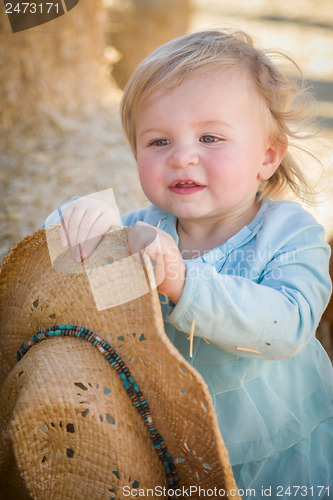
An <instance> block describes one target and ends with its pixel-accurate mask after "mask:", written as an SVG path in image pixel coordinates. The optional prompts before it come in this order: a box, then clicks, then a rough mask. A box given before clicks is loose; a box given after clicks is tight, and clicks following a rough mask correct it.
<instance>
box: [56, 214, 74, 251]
mask: <svg viewBox="0 0 333 500" xmlns="http://www.w3.org/2000/svg"><path fill="white" fill-rule="evenodd" d="M73 211H74V207H73V206H72V205H69V206H68V207H67V208H66V211H65V213H64V214H63V213H62V212H61V210H60V209H58V212H59V215H60V218H61V231H60V241H61V245H62V246H63V247H68V246H69V238H68V229H67V226H68V221H69V220H70V218H71V216H72V213H73Z"/></svg>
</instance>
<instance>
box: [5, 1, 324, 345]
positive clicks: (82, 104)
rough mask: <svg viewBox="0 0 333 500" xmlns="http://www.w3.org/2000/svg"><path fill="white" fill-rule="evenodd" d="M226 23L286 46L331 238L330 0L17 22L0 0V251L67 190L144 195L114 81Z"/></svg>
mask: <svg viewBox="0 0 333 500" xmlns="http://www.w3.org/2000/svg"><path fill="white" fill-rule="evenodd" d="M224 27H227V28H236V29H241V30H245V31H247V32H248V33H249V34H250V35H251V36H252V37H253V38H254V40H255V42H256V44H257V45H258V46H259V47H263V48H275V49H280V50H283V51H286V52H288V53H290V54H292V55H293V57H294V58H295V59H296V61H297V62H298V63H299V65H300V67H301V68H302V70H303V72H304V76H305V78H306V80H307V83H308V85H309V86H310V87H312V91H313V93H314V95H315V97H316V99H317V104H316V115H317V118H318V123H319V125H320V128H321V132H320V134H319V135H318V137H317V138H316V139H315V140H313V141H311V142H310V144H308V145H307V146H308V147H309V148H310V149H311V151H313V152H314V153H316V154H318V155H319V156H320V158H321V160H322V163H323V166H324V168H321V167H319V165H318V163H317V162H315V161H311V160H309V158H304V166H305V168H306V170H307V172H308V174H309V175H310V176H311V177H313V179H314V181H313V182H315V179H318V178H320V184H318V186H321V187H322V190H321V193H320V196H319V198H318V204H317V205H316V206H311V207H308V209H309V210H310V211H311V212H312V213H313V214H314V215H315V216H316V217H317V219H318V220H319V222H321V223H322V224H323V225H324V227H325V229H326V237H327V240H328V241H329V240H330V239H332V238H333V215H332V212H333V210H332V208H333V181H332V174H333V152H332V138H333V7H332V0H293V1H290V0H252V2H248V0H205V1H204V2H203V1H202V0H80V2H79V3H78V4H77V5H76V7H74V8H73V9H72V10H71V11H69V12H68V13H67V14H65V15H64V16H61V17H59V18H58V19H55V20H53V21H51V22H49V23H46V24H43V25H40V26H38V27H35V28H31V29H29V30H25V31H21V32H17V33H12V31H11V27H10V24H9V21H8V17H7V16H6V13H5V6H4V3H3V2H0V167H1V168H0V189H1V192H0V194H1V213H0V259H1V257H2V256H3V255H4V254H5V253H6V252H7V251H8V250H9V248H10V247H11V246H12V245H13V244H14V243H15V242H17V241H18V240H19V239H21V238H22V237H23V236H24V235H26V234H28V233H30V232H32V231H34V230H35V229H36V228H37V227H39V226H40V225H41V224H43V222H44V220H45V219H46V217H47V215H48V214H49V213H50V212H52V211H53V210H54V209H55V208H56V207H57V206H59V205H60V204H61V203H63V202H65V201H66V200H68V199H70V198H71V197H73V196H84V195H87V194H89V193H92V192H94V191H99V190H102V189H106V188H110V187H112V188H113V189H114V193H115V196H116V200H117V203H118V206H119V208H120V211H121V213H125V212H127V211H129V210H132V209H134V208H138V207H142V206H147V205H148V202H147V200H146V199H145V197H144V195H143V193H142V192H141V189H140V186H139V182H138V177H137V174H136V167H135V162H134V159H133V158H132V155H131V153H130V150H129V147H128V145H127V143H126V140H125V138H124V136H123V134H122V130H121V125H120V119H119V113H118V108H119V100H120V97H121V92H122V88H123V86H124V85H125V83H126V81H127V79H128V77H129V75H130V74H131V72H132V71H133V69H134V68H135V67H136V65H137V64H138V63H139V62H140V61H141V60H142V58H143V57H145V55H147V54H148V53H149V52H151V51H152V50H153V49H154V48H156V47H157V46H159V45H160V44H162V43H164V42H166V41H168V40H170V39H172V38H175V37H176V36H180V35H183V34H185V33H188V32H192V31H197V30H201V29H214V28H218V29H223V28H224ZM302 161H303V160H302ZM332 323H333V321H332ZM322 336H323V338H324V341H323V342H324V343H325V342H326V345H327V349H328V350H329V349H331V352H333V348H332V346H331V347H330V346H329V344H328V342H329V340H327V339H329V333H328V331H327V330H325V328H324V330H323V333H322ZM325 338H326V341H325Z"/></svg>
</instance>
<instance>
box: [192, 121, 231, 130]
mask: <svg viewBox="0 0 333 500" xmlns="http://www.w3.org/2000/svg"><path fill="white" fill-rule="evenodd" d="M195 124H196V125H205V126H207V125H208V126H209V125H223V126H225V127H229V128H234V127H233V126H232V125H231V124H230V123H227V122H224V121H223V120H199V121H198V122H196V123H195Z"/></svg>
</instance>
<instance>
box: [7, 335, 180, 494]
mask: <svg viewBox="0 0 333 500" xmlns="http://www.w3.org/2000/svg"><path fill="white" fill-rule="evenodd" d="M52 337H76V338H81V339H85V340H88V341H89V342H90V343H91V344H92V345H94V346H95V347H96V348H97V349H98V350H99V352H100V353H101V354H103V356H104V357H105V359H106V360H107V361H108V362H109V364H110V366H112V368H114V369H115V371H116V372H117V373H118V374H119V377H120V378H121V380H122V382H123V385H124V387H125V390H126V392H127V394H128V396H129V397H130V399H131V401H132V404H133V406H134V407H135V408H136V410H137V411H138V413H139V414H140V415H141V417H142V419H143V421H144V423H145V425H146V427H148V430H149V435H150V438H151V440H152V443H153V447H154V449H155V451H156V453H157V455H158V457H159V459H160V461H161V463H162V465H163V468H164V471H165V474H166V479H167V484H168V489H173V490H175V489H176V488H177V487H178V482H179V478H178V476H177V469H176V466H175V464H174V460H173V458H172V456H171V455H170V453H169V451H168V448H167V447H166V445H165V441H164V439H163V438H162V436H161V435H160V434H159V433H158V431H157V430H156V427H155V425H154V422H153V419H152V417H151V415H150V410H149V406H148V403H147V401H146V399H145V398H144V396H143V394H142V392H141V391H140V388H139V386H138V385H137V384H136V383H135V380H134V379H133V377H132V375H131V373H130V371H129V369H128V367H127V366H126V364H125V362H124V361H123V360H122V359H121V356H119V354H117V352H116V351H115V350H114V349H113V348H112V346H111V345H110V344H109V343H108V342H107V341H106V340H104V339H102V338H101V337H100V336H99V335H96V334H95V333H93V332H92V331H90V330H88V329H87V328H84V327H80V326H76V325H61V326H52V327H51V328H45V329H43V330H40V331H39V332H37V333H35V334H34V335H32V337H31V338H30V339H29V340H28V341H27V342H25V343H24V344H22V345H21V346H20V347H19V350H18V351H17V356H16V358H17V361H20V360H21V359H22V357H23V356H24V355H25V354H26V353H27V352H28V350H29V349H30V348H31V347H32V346H33V345H35V344H38V343H39V342H41V341H43V340H46V339H49V338H52ZM174 498H175V497H171V496H169V497H168V499H169V500H173V499H174Z"/></svg>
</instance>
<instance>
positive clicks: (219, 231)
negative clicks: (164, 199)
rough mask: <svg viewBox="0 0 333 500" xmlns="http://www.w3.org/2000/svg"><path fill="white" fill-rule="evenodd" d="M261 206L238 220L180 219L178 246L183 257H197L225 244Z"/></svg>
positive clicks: (252, 217) (251, 218)
mask: <svg viewBox="0 0 333 500" xmlns="http://www.w3.org/2000/svg"><path fill="white" fill-rule="evenodd" d="M259 208H260V204H259V203H258V204H255V206H254V207H253V210H251V211H250V212H248V213H246V214H245V215H244V216H242V217H239V218H238V219H237V220H235V219H232V220H231V219H230V220H228V219H226V220H221V219H220V220H218V221H197V220H195V221H192V220H188V219H187V220H178V222H177V232H178V237H179V243H178V247H179V250H180V252H181V255H182V257H183V259H195V258H196V257H199V256H200V255H203V254H205V253H207V252H209V251H210V250H212V249H213V248H216V247H218V246H220V245H223V243H225V242H226V241H228V240H229V239H230V238H232V236H234V235H235V234H236V233H238V231H240V230H241V229H242V228H243V227H244V226H246V225H248V224H249V223H250V222H251V221H252V220H253V219H254V217H255V215H256V213H257V212H258V210H259Z"/></svg>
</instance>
